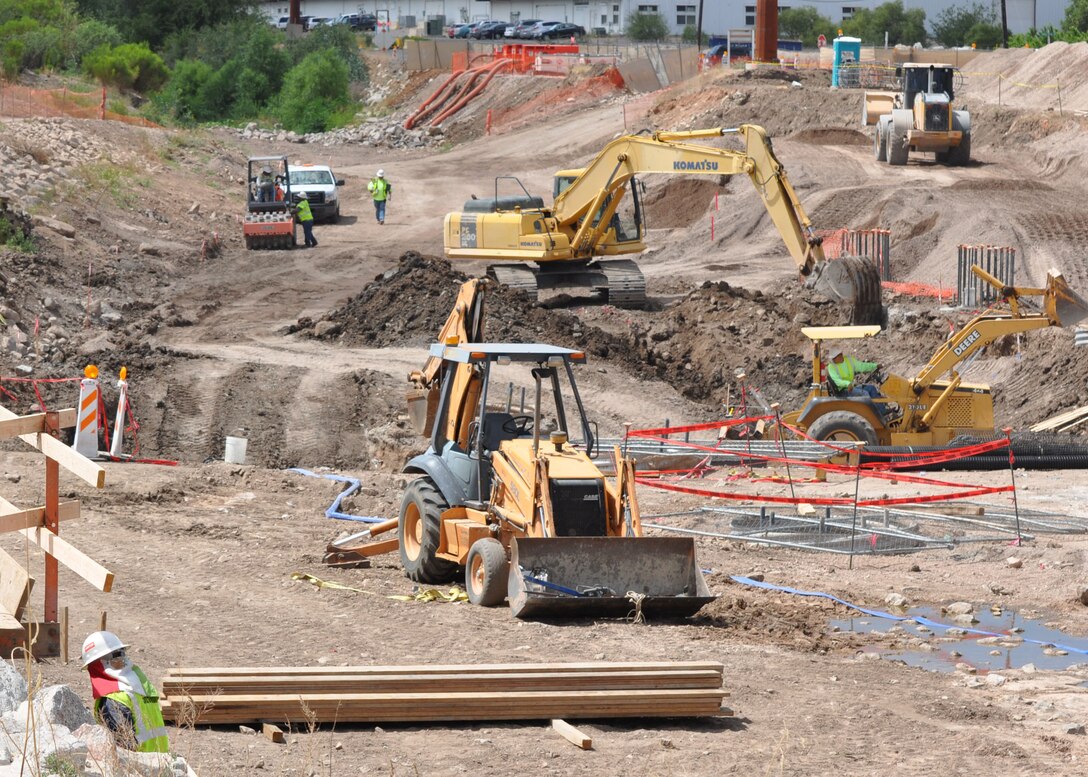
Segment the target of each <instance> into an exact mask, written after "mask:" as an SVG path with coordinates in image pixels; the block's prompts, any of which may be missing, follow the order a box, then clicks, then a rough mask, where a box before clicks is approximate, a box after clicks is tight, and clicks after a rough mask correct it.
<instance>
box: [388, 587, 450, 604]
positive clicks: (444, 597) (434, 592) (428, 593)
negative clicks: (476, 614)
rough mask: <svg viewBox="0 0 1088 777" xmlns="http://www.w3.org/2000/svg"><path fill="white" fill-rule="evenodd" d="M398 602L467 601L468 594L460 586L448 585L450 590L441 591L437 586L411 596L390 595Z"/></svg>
mask: <svg viewBox="0 0 1088 777" xmlns="http://www.w3.org/2000/svg"><path fill="white" fill-rule="evenodd" d="M387 598H389V599H396V600H397V601H399V602H467V601H468V594H467V593H465V591H464V589H462V588H461V587H460V586H457V585H453V586H450V590H449V591H447V592H446V593H442V592H441V591H439V590H438V589H437V588H426V589H422V590H420V591H417V592H416V593H415V594H413V595H412V596H390V597H387Z"/></svg>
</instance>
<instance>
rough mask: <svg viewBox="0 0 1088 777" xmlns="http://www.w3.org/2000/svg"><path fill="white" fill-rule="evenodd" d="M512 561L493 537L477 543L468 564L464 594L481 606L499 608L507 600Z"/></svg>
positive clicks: (473, 546)
mask: <svg viewBox="0 0 1088 777" xmlns="http://www.w3.org/2000/svg"><path fill="white" fill-rule="evenodd" d="M509 577H510V562H509V560H507V558H506V548H504V547H503V546H502V543H501V542H499V541H498V540H496V539H494V538H492V537H484V538H483V539H482V540H476V542H474V543H472V547H471V548H470V549H469V551H468V563H467V564H465V591H466V592H467V593H468V600H469V601H470V602H472V603H473V604H478V605H480V606H481V607H497V606H499V605H500V604H502V603H503V602H504V601H506V592H507V589H508V587H509Z"/></svg>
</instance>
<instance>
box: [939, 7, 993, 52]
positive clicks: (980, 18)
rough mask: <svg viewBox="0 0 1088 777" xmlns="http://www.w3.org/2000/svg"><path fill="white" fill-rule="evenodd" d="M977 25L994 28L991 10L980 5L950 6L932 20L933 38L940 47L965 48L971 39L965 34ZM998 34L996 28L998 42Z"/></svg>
mask: <svg viewBox="0 0 1088 777" xmlns="http://www.w3.org/2000/svg"><path fill="white" fill-rule="evenodd" d="M979 24H989V25H990V26H996V25H994V12H993V9H991V8H988V7H986V6H983V5H982V4H981V3H974V4H973V5H963V6H950V7H948V8H945V9H944V10H943V11H941V12H940V13H939V14H937V18H936V19H934V20H933V25H932V30H933V37H934V38H936V39H937V42H938V43H940V44H941V45H942V46H967V45H970V44H971V43H972V38H970V37H969V36H968V35H967V32H968V31H969V30H970V29H972V28H973V27H975V26H976V25H979ZM1000 32H1001V28H1000V27H998V40H1000V39H1001V35H1000ZM975 42H977V41H975ZM979 45H981V44H979Z"/></svg>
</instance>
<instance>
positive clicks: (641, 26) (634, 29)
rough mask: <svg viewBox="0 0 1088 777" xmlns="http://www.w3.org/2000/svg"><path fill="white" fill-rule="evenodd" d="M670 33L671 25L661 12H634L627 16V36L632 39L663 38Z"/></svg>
mask: <svg viewBox="0 0 1088 777" xmlns="http://www.w3.org/2000/svg"><path fill="white" fill-rule="evenodd" d="M668 34H669V26H668V24H666V23H665V17H664V16H662V15H661V14H659V13H633V14H631V15H630V16H628V17H627V37H629V38H631V40H663V39H664V38H666V37H667V36H668Z"/></svg>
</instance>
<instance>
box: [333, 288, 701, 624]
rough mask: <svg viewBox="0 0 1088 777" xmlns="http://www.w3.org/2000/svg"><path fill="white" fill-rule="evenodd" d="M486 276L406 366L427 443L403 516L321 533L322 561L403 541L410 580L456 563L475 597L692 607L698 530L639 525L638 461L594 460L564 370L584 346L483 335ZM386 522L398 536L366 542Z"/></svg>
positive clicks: (454, 570) (591, 431)
mask: <svg viewBox="0 0 1088 777" xmlns="http://www.w3.org/2000/svg"><path fill="white" fill-rule="evenodd" d="M488 283H490V281H488V280H484V281H481V280H478V279H473V280H469V281H467V282H466V283H465V284H463V285H462V287H461V290H460V292H459V294H458V297H457V300H456V302H455V304H454V308H453V311H452V312H451V313H450V316H449V318H448V319H447V321H446V323H445V325H444V326H443V327H442V331H441V339H440V342H438V343H435V344H433V345H432V346H431V348H430V357H429V358H428V360H427V362H426V364H425V366H424V368H423V369H422V370H420V371H417V372H413V373H411V375H409V381H410V382H411V385H412V388H411V389H410V390H409V393H408V409H409V416H410V418H411V419H412V422H413V423H414V425H415V426H416V428H417V429H418V430H419V431H420V433H421V434H424V435H425V436H428V437H429V438H430V445H429V446H428V448H427V450H426V452H425V453H423V454H421V455H419V456H416V457H415V458H413V459H412V460H411V461H409V462H408V464H407V466H406V467H405V472H409V473H414V474H418V475H419V477H418V478H416V479H415V480H413V481H411V483H409V485H408V487H407V488H406V489H405V492H404V497H403V500H402V503H401V509H400V515H399V517H398V518H397V519H396V520H395V521H394V520H390V521H388V522H387V523H386V524H385V525H379V526H378V527H375V528H373V529H371V530H369V531H368V532H367V533H366V535H367V536H366V538H365V539H366V540H367V542H363V543H361V544H360V545H357V546H354V547H349V546H345V545H343V544H340V545H338V546H337V545H336V544H334V546H330V548H329V551H330V555H331V556H332V560H334V561H339V560H346V559H348V558H350V555H349V554H352V553H355V554H357V555H358V556H359V557H363V558H365V557H367V556H370V555H374V553H376V552H387V551H392V550H394V549H399V551H400V560H401V564H402V566H403V567H404V571H405V574H406V575H407V576H408V577H409V578H410V579H412V580H414V581H417V582H421V583H441V582H446V581H448V580H450V579H451V578H453V577H454V576H456V575H458V574H459V573H460V572H461V570H463V574H464V580H465V590H466V592H467V593H468V598H469V600H470V601H471V602H473V603H475V604H480V605H484V606H495V605H499V604H501V603H502V602H503V601H504V600H508V601H509V603H510V608H511V610H512V612H513V614H514V615H515V616H516V617H519V618H529V617H533V618H536V617H556V616H562V617H567V616H593V617H596V616H624V615H627V614H629V613H632V612H635V613H641V614H644V615H647V616H654V615H656V616H662V615H667V616H674V617H675V616H687V615H692V614H694V613H695V612H696V611H697V610H698V609H699V608H700V607H702V606H703V605H704V604H706V603H707V602H710V601H712V600H713V599H714V598H715V597H713V596H711V594H710V591H709V589H708V588H707V585H706V582H705V581H704V580H703V575H702V571H701V569H700V567H699V565H698V563H697V562H696V559H695V543H694V540H693V539H692V538H690V537H644V536H643V535H642V523H641V520H640V518H639V509H638V498H637V495H636V493H635V480H634V472H635V468H634V461H633V460H632V459H630V458H627V457H626V456H624V455H623V454H622V453H621V452H620V450H619V449H618V448H617V449H615V450H613V451H612V456H613V464H614V466H615V472H616V476H615V478H613V479H609V478H606V477H605V476H604V474H603V473H602V472H601V470H600V469H599V468H598V466H597V464H596V463H595V462H594V459H593V457H594V455H595V454H596V453H597V441H596V437H597V433H596V426H595V424H594V423H593V422H591V421H590V420H589V418H588V416H587V415H586V412H585V408H584V406H583V404H582V397H581V395H580V394H579V392H578V386H577V383H576V382H575V373H574V369H573V368H574V366H575V365H580V364H584V363H585V360H586V357H585V354H584V353H582V352H580V351H574V350H571V349H569V348H562V347H559V346H555V345H544V344H540V343H486V342H482V341H483V340H484V337H483V300H484V289H485V288H486V286H487V284H488ZM526 370H527V372H528V374H527V375H526V374H525V371H526ZM514 381H518V382H520V383H521V384H522V385H523V386H525V387H526V388H527V389H529V394H530V404H529V406H528V407H524V406H522V407H518V408H515V407H514V406H513V400H512V394H511V393H507V392H505V391H503V388H505V386H506V385H507V382H509V383H510V384H511V385H512V383H513V382H514ZM504 393H505V394H506V402H505V404H503V402H502V401H501V399H502V395H503V394H504ZM496 396H497V397H498V400H496ZM393 528H396V529H397V530H398V533H399V537H398V539H397V540H392V541H386V542H376V543H369V539H370V538H371V537H373V536H374V535H376V534H379V533H380V532H381V531H382V530H391V529H393ZM326 560H330V559H329V557H326Z"/></svg>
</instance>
